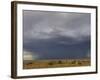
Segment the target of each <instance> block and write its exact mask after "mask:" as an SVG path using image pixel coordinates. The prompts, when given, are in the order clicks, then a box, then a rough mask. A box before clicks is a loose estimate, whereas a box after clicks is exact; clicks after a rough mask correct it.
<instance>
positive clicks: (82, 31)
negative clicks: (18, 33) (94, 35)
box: [23, 10, 91, 60]
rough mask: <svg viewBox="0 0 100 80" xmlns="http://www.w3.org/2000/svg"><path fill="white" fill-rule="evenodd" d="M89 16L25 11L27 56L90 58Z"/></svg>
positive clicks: (24, 29)
mask: <svg viewBox="0 0 100 80" xmlns="http://www.w3.org/2000/svg"><path fill="white" fill-rule="evenodd" d="M90 16H91V15H90V14H89V13H71V12H52V11H31V10H30V11H29V10H24V11H23V52H24V56H25V57H27V59H28V58H30V56H31V57H33V59H38V60H40V59H44V60H45V59H73V58H75V59H76V58H86V57H89V55H90V36H91V35H90V26H91V25H90V24H91V23H90V20H91V19H90ZM29 55H30V56H29Z"/></svg>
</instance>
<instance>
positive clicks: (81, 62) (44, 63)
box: [23, 59, 91, 69]
mask: <svg viewBox="0 0 100 80" xmlns="http://www.w3.org/2000/svg"><path fill="white" fill-rule="evenodd" d="M90 63H91V62H90V59H66V60H65V59H64V60H62V59H61V60H33V61H24V62H23V68H24V69H34V68H55V67H75V66H77V67H78V66H90V65H91V64H90Z"/></svg>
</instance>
